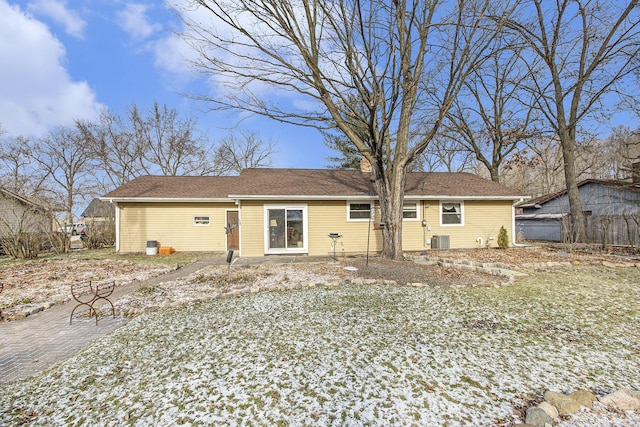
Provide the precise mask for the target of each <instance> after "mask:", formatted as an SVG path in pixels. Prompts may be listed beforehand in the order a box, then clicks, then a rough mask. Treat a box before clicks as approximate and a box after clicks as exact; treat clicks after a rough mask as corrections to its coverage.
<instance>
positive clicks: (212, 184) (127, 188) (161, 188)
mask: <svg viewBox="0 0 640 427" xmlns="http://www.w3.org/2000/svg"><path fill="white" fill-rule="evenodd" d="M237 179H238V177H237V176H150V175H147V176H140V177H138V178H136V179H134V180H132V181H129V182H127V183H126V184H123V185H121V186H120V187H118V188H116V189H115V190H113V191H111V192H109V193H107V194H105V195H104V196H102V197H101V199H103V200H104V199H122V198H141V199H226V198H227V197H228V195H229V193H230V192H231V188H232V187H233V183H235V181H236V180H237Z"/></svg>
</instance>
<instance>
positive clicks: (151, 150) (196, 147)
mask: <svg viewBox="0 0 640 427" xmlns="http://www.w3.org/2000/svg"><path fill="white" fill-rule="evenodd" d="M129 121H130V123H131V125H132V130H133V135H134V137H135V138H136V140H137V141H136V144H139V145H140V146H142V147H144V150H143V151H142V157H140V159H139V160H140V164H139V166H140V168H141V170H143V171H144V172H145V173H146V174H153V173H155V172H156V171H157V170H159V171H160V173H161V174H162V175H167V176H176V175H194V174H195V175H204V174H206V173H205V172H206V171H207V169H208V167H209V162H207V161H206V157H207V156H206V151H205V149H204V143H203V140H202V137H201V136H198V135H196V123H197V122H196V120H195V119H194V118H192V117H187V118H180V117H179V116H178V112H177V111H176V110H175V109H169V108H168V107H167V106H166V105H163V106H162V107H161V106H159V105H158V103H157V102H156V103H154V105H153V107H152V108H151V109H150V110H149V111H147V112H146V114H145V113H144V112H140V111H139V110H138V108H137V106H136V105H135V104H133V105H132V106H131V108H130V109H129Z"/></svg>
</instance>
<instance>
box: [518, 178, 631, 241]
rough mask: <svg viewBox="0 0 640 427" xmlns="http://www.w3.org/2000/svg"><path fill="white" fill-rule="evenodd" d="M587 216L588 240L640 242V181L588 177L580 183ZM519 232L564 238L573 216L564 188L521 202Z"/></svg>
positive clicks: (536, 237) (534, 236) (532, 237)
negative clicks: (639, 229) (566, 227)
mask: <svg viewBox="0 0 640 427" xmlns="http://www.w3.org/2000/svg"><path fill="white" fill-rule="evenodd" d="M578 190H579V192H580V200H581V202H582V209H583V211H584V213H585V216H586V219H587V225H586V232H587V241H588V242H591V243H609V244H618V245H632V246H638V245H639V244H640V241H639V236H638V223H640V184H639V183H637V182H630V181H606V180H598V179H586V180H584V181H581V182H579V183H578ZM517 207H518V210H519V211H521V213H518V214H517V215H516V228H517V232H518V233H519V234H520V236H521V237H522V238H524V239H525V240H546V241H558V242H559V241H563V239H564V232H565V229H564V226H565V224H567V223H568V220H569V211H570V209H569V198H568V196H567V191H566V190H562V191H559V192H556V193H553V194H548V195H545V196H542V197H538V198H536V199H532V200H527V201H526V202H523V203H520V204H519V205H518V206H517Z"/></svg>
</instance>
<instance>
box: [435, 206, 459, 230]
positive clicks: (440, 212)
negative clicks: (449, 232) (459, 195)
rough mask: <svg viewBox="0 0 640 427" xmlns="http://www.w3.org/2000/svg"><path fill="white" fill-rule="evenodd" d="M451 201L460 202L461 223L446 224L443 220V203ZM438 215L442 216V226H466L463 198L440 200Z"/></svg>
mask: <svg viewBox="0 0 640 427" xmlns="http://www.w3.org/2000/svg"><path fill="white" fill-rule="evenodd" d="M449 203H459V204H460V223H459V224H445V223H444V222H443V221H442V214H443V213H444V212H443V207H442V206H443V205H444V204H449ZM438 216H439V217H440V227H464V201H463V200H445V201H443V200H440V204H439V212H438Z"/></svg>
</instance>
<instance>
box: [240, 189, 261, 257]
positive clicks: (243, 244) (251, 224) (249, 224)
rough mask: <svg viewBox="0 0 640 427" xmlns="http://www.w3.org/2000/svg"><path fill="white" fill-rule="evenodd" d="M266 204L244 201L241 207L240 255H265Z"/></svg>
mask: <svg viewBox="0 0 640 427" xmlns="http://www.w3.org/2000/svg"><path fill="white" fill-rule="evenodd" d="M264 228H265V227H264V203H263V202H254V201H242V203H241V205H240V229H241V232H240V253H241V254H242V256H247V257H251V256H263V255H264Z"/></svg>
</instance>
